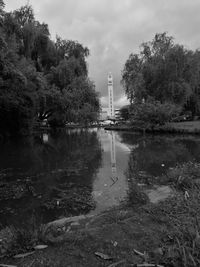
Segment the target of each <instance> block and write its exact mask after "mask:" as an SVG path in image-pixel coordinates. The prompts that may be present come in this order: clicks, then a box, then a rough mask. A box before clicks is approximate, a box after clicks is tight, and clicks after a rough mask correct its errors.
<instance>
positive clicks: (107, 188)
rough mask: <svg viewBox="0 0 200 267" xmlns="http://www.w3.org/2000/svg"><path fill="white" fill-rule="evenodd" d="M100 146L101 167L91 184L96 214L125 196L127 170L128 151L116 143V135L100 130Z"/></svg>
mask: <svg viewBox="0 0 200 267" xmlns="http://www.w3.org/2000/svg"><path fill="white" fill-rule="evenodd" d="M98 135H99V138H100V139H101V144H102V150H103V154H102V167H101V168H100V169H99V171H98V173H97V175H96V178H95V179H94V183H93V197H94V199H95V202H96V209H95V211H93V212H92V213H98V212H100V211H102V210H105V209H106V208H109V207H112V206H114V205H117V204H119V202H120V201H121V200H123V199H124V198H125V197H126V195H127V189H128V184H127V179H126V177H125V175H124V172H125V170H126V169H127V164H128V157H129V153H130V149H129V148H128V146H126V145H125V144H121V143H119V141H118V138H117V133H115V132H106V131H104V130H100V131H99V132H98Z"/></svg>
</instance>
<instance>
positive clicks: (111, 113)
mask: <svg viewBox="0 0 200 267" xmlns="http://www.w3.org/2000/svg"><path fill="white" fill-rule="evenodd" d="M108 100H109V103H108V116H109V117H110V118H114V117H115V110H114V101H113V77H112V74H111V73H109V74H108Z"/></svg>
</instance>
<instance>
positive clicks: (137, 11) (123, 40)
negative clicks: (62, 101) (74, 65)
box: [4, 0, 200, 107]
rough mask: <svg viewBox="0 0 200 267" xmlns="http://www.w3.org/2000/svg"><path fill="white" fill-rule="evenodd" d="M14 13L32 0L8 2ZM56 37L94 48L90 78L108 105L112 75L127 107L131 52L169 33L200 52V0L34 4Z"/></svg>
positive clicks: (119, 101) (35, 0)
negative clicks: (125, 82) (125, 75)
mask: <svg viewBox="0 0 200 267" xmlns="http://www.w3.org/2000/svg"><path fill="white" fill-rule="evenodd" d="M4 2H5V4H6V10H7V11H11V10H14V9H17V8H19V7H20V6H21V5H24V4H26V3H27V0H17V1H16V0H4ZM29 3H30V4H31V5H32V6H33V8H34V11H35V16H36V19H37V20H39V21H40V22H46V23H47V24H48V25H49V29H50V32H51V36H52V38H55V36H56V34H58V35H59V36H61V37H62V38H64V39H71V40H77V41H79V42H80V43H82V44H83V45H85V46H87V47H88V48H89V49H90V57H89V58H88V63H89V75H90V78H91V79H92V80H93V81H94V82H95V84H96V89H97V91H99V92H100V95H101V102H102V105H103V106H104V107H106V105H107V74H108V72H112V74H113V77H114V95H115V106H118V107H119V106H121V105H123V104H125V103H126V97H125V95H124V92H123V88H122V87H121V85H120V79H121V71H122V69H123V66H124V63H125V61H126V59H127V58H128V56H129V54H130V53H131V52H133V53H137V52H138V51H139V45H140V44H141V43H142V42H144V41H149V40H152V38H153V36H154V35H155V33H161V32H164V31H167V32H168V34H169V35H172V36H174V37H175V41H176V42H178V43H181V44H183V45H184V46H185V47H187V48H189V49H197V48H200V34H199V25H200V15H199V14H200V0H56V1H55V0H30V1H29Z"/></svg>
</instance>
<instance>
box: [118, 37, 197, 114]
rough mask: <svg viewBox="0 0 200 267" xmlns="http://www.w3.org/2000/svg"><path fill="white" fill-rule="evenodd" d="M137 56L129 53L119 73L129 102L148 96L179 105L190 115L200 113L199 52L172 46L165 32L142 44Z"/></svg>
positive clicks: (171, 41)
mask: <svg viewBox="0 0 200 267" xmlns="http://www.w3.org/2000/svg"><path fill="white" fill-rule="evenodd" d="M140 48H141V51H140V53H139V54H131V55H130V56H129V58H128V60H127V61H126V63H125V66H124V69H123V71H122V84H123V86H124V89H125V92H126V95H127V97H128V99H129V100H130V103H131V104H132V103H133V102H135V101H136V102H137V101H139V102H141V101H142V100H143V99H144V100H147V99H148V98H149V97H152V98H154V99H155V100H156V101H160V102H161V103H165V102H167V103H173V104H177V105H180V106H181V107H182V108H183V110H190V111H191V112H192V114H193V115H198V114H199V113H200V109H199V107H200V106H199V103H200V98H199V97H200V94H199V81H200V76H199V73H200V61H199V55H200V54H199V51H198V50H197V51H191V50H187V49H185V48H184V47H183V46H182V45H179V44H175V43H174V40H173V37H171V36H168V35H167V34H166V32H164V33H161V34H156V35H155V37H154V39H153V40H152V41H150V42H146V43H143V44H141V47H140Z"/></svg>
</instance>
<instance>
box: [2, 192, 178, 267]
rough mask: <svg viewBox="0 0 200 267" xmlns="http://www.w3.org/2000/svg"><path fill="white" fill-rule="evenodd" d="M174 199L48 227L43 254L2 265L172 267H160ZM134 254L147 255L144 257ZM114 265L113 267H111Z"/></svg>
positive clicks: (170, 224)
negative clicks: (150, 266)
mask: <svg viewBox="0 0 200 267" xmlns="http://www.w3.org/2000/svg"><path fill="white" fill-rule="evenodd" d="M176 198H177V196H176V197H173V198H172V199H170V200H166V201H163V202H162V203H161V204H159V205H153V204H147V205H144V206H143V207H139V206H134V207H125V206H121V207H118V208H115V209H112V210H109V211H107V212H104V213H102V214H100V215H98V216H94V217H87V216H84V217H83V216H81V219H79V218H78V217H77V218H78V219H77V220H76V219H75V220H71V221H66V220H64V221H56V222H53V223H50V224H49V225H47V227H45V230H44V236H43V243H44V242H45V243H46V244H48V248H46V249H44V250H40V251H35V253H34V254H32V255H30V256H28V257H25V258H21V259H5V258H4V260H3V259H2V260H1V262H2V263H4V264H12V265H16V266H18V267H22V266H23V267H25V266H31V267H40V266H51V267H58V266H59V267H62V266H63V267H64V266H74V267H75V266H76V267H78V266H80V267H81V266H87V267H93V266H137V265H136V264H142V263H144V261H146V262H148V263H152V264H153V263H155V264H156V263H157V264H158V263H159V264H162V263H163V266H175V265H166V264H165V265H164V261H165V263H166V257H168V256H166V246H168V245H170V243H171V242H172V241H173V237H171V235H172V236H173V231H174V229H173V225H172V223H171V218H170V217H168V214H167V211H169V209H171V206H172V205H174V203H177V201H176ZM169 203H170V204H169ZM163 205H164V206H165V209H163ZM134 250H137V251H139V252H142V253H144V252H146V253H145V254H146V256H145V257H143V256H140V255H138V254H137V253H135V252H134ZM96 252H100V253H103V254H105V255H107V256H109V257H108V259H103V258H101V257H99V256H98V255H95V253H96ZM100 255H101V254H100ZM101 256H102V255H101ZM168 262H169V260H168ZM114 263H116V265H112V264H114ZM155 266H156V265H155ZM177 266H178V265H177ZM180 266H181V265H180Z"/></svg>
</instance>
